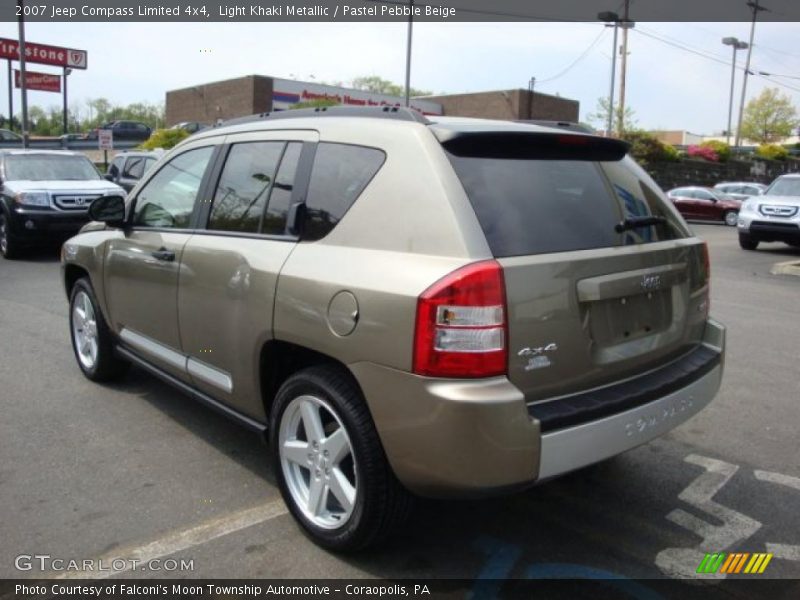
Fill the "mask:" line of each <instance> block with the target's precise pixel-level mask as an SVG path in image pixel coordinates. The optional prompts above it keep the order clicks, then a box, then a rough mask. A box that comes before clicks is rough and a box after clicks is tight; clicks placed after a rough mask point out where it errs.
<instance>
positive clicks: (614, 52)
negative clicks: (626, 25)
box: [606, 21, 619, 137]
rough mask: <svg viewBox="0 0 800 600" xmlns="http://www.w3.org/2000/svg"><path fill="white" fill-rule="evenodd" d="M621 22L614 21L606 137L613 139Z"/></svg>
mask: <svg viewBox="0 0 800 600" xmlns="http://www.w3.org/2000/svg"><path fill="white" fill-rule="evenodd" d="M618 28H619V22H618V21H614V45H613V47H612V48H613V49H612V51H611V89H610V90H609V92H608V127H607V129H606V131H607V133H606V135H607V136H609V137H611V133H612V132H613V130H614V78H615V77H616V75H617V29H618Z"/></svg>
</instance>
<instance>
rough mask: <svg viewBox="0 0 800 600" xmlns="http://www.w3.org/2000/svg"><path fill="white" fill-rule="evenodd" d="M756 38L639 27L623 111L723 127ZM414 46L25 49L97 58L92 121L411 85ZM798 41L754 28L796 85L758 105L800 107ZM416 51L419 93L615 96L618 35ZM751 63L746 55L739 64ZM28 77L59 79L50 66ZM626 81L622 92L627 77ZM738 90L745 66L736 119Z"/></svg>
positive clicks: (594, 28) (330, 42)
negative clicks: (212, 96) (312, 84)
mask: <svg viewBox="0 0 800 600" xmlns="http://www.w3.org/2000/svg"><path fill="white" fill-rule="evenodd" d="M749 35H750V24H749V23H637V24H636V27H635V28H634V30H632V31H631V33H630V37H629V44H628V51H629V55H628V76H627V105H628V106H630V107H631V108H633V110H634V111H635V118H636V121H637V124H638V126H639V127H642V128H645V129H682V130H687V131H690V132H693V133H699V134H706V135H710V134H714V133H718V132H720V131H722V130H723V129H724V128H725V127H726V123H727V113H728V99H729V94H730V81H731V54H732V50H731V48H730V47H729V46H723V45H722V43H721V39H722V38H723V37H726V36H735V37H738V38H739V39H740V40H745V41H746V40H748V39H749ZM406 36H407V26H406V25H405V24H402V23H364V24H356V23H341V22H340V23H183V24H178V25H176V24H174V23H173V24H170V23H27V25H26V39H27V40H28V41H32V42H38V43H44V44H52V45H57V46H66V47H70V48H78V49H84V50H87V51H88V54H89V61H88V64H89V68H88V69H87V70H86V71H75V72H74V73H73V75H71V76H70V78H69V96H70V100H69V104H70V106H71V107H74V108H76V109H78V110H81V111H84V112H86V111H87V109H86V106H85V101H86V100H87V99H90V98H98V97H104V98H107V99H109V100H111V101H112V103H115V104H128V103H131V102H150V103H156V102H163V101H164V96H165V92H166V91H167V90H170V89H176V88H181V87H187V86H192V85H197V84H201V83H207V82H211V81H218V80H222V79H229V78H234V77H240V76H243V75H251V74H259V75H271V76H275V77H284V78H293V79H300V80H304V81H317V82H343V83H344V84H345V85H347V84H348V82H349V81H351V80H352V79H353V78H355V77H359V76H363V75H378V76H380V77H383V78H385V79H389V80H391V81H394V82H397V83H402V82H403V81H404V77H405V53H406ZM0 37H7V38H13V39H16V38H17V25H16V23H7V22H5V23H0ZM656 38H660V39H656ZM620 39H621V36H620ZM798 39H800V23H758V24H757V26H756V34H755V43H754V47H753V58H752V67H751V70H758V71H764V72H768V73H771V74H774V75H784V76H790V77H793V78H790V77H774V78H773V79H772V81H770V80H767V79H765V78H762V77H750V78H749V79H748V85H747V98H748V99H750V98H752V97H754V96H756V95H758V93H759V92H760V91H761V90H762V89H764V88H765V87H774V86H776V82H778V83H781V84H784V85H785V86H789V87H790V88H793V89H789V88H788V87H780V86H778V87H779V89H780V90H781V92H783V93H786V94H788V95H789V96H790V98H791V99H792V101H793V103H794V104H795V106H797V107H798V111H800V46H798V44H797V40H798ZM413 42H414V43H413V55H412V75H411V85H412V87H415V88H418V89H425V90H431V91H433V92H435V93H441V92H446V93H459V92H474V91H485V90H497V89H511V88H527V86H528V81H529V80H530V78H531V77H535V78H536V84H535V89H536V90H537V91H540V92H543V93H548V94H554V95H555V94H558V95H561V96H563V97H567V98H572V99H575V100H578V101H580V116H581V120H586V116H587V114H588V113H592V112H595V111H596V105H597V100H598V98H600V97H601V96H606V97H607V96H608V92H609V85H610V70H611V54H612V43H613V42H612V31H611V29H610V28H606V27H604V26H603V24H602V23H416V24H415V25H414V29H413ZM676 46H682V47H683V48H678V47H676ZM686 48H688V49H689V50H691V51H689V50H687V49H686ZM693 52H698V53H699V54H701V55H703V56H700V55H698V54H696V53H693ZM708 57H711V58H708ZM745 57H746V52H739V59H738V61H739V63H740V65H741V66H743V65H744V61H745ZM576 61H577V62H576ZM29 68H31V69H34V70H37V71H44V72H57V69H55V68H53V67H47V66H45V65H35V66H34V65H32V64H31V65H30V66H29ZM3 71H5V68H4V67H0V111H2V113H3V114H8V92H7V89H5V88H6V84H5V80H6V77H5V73H3ZM617 74H618V77H617V82H619V69H618V70H617ZM741 82H742V71H741V70H740V71H738V72H737V79H736V93H735V103H734V107H735V109H734V123H735V122H736V110H738V108H737V107H738V103H739V94H740V93H741V92H740V89H741V88H740V86H741ZM15 93H16V96H15V101H14V105H15V111H17V112H18V110H19V106H20V103H19V102H20V101H19V92H18V91H15ZM29 104H32V105H40V106H43V107H48V106H51V105H57V106H60V105H61V98H60V96H59V95H56V94H52V93H46V92H29Z"/></svg>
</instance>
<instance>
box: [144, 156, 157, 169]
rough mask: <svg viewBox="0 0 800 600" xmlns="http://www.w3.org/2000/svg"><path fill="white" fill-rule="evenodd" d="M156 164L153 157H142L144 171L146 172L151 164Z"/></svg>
mask: <svg viewBox="0 0 800 600" xmlns="http://www.w3.org/2000/svg"><path fill="white" fill-rule="evenodd" d="M154 164H156V159H155V158H145V159H144V172H145V173H147V172H148V171H149V170H150V169H151V168H152V167H153V165H154Z"/></svg>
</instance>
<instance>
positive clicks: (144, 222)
mask: <svg viewBox="0 0 800 600" xmlns="http://www.w3.org/2000/svg"><path fill="white" fill-rule="evenodd" d="M213 151H214V149H213V148H212V147H211V146H208V147H206V148H198V149H196V150H189V151H188V152H184V153H183V154H180V155H178V156H176V157H175V158H173V159H172V160H171V161H169V162H168V163H167V164H166V165H164V166H163V167H162V168H161V169H160V170H159V171H158V173H156V174H155V175H154V176H153V178H152V179H151V180H150V181H148V182H147V184H146V185H145V186H144V188H143V189H142V191H141V192H140V193H139V196H138V197H137V199H136V211H135V213H134V216H133V223H134V225H137V226H140V227H175V228H185V227H189V224H190V222H191V216H192V210H193V209H194V202H195V199H196V198H197V192H198V190H199V189H200V183H201V182H202V180H203V174H204V173H205V170H206V167H207V166H208V161H209V160H210V159H211V154H212V153H213Z"/></svg>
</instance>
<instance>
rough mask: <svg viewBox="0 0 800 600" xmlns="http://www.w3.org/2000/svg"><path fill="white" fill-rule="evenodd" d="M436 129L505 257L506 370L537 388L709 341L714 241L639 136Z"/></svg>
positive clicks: (629, 367) (599, 382) (582, 386)
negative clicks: (639, 155)
mask: <svg viewBox="0 0 800 600" xmlns="http://www.w3.org/2000/svg"><path fill="white" fill-rule="evenodd" d="M433 130H434V133H435V135H436V136H437V137H438V138H439V140H440V142H442V145H443V146H444V148H445V150H446V152H447V155H448V158H449V159H450V161H451V163H452V165H453V167H454V169H455V171H456V173H457V175H458V177H459V179H460V180H461V182H462V184H463V186H464V190H465V191H466V193H467V196H468V197H469V199H470V202H471V203H472V206H473V208H474V210H475V214H476V216H477V218H478V221H479V222H480V225H481V227H482V229H483V231H484V233H485V235H486V239H487V242H488V244H489V247H490V248H491V251H492V253H493V255H494V256H495V258H496V259H497V261H498V262H499V263H500V264H501V266H502V268H503V273H504V277H505V284H506V297H507V308H508V354H509V364H508V377H509V379H510V380H511V381H512V382H513V383H514V384H515V385H516V386H517V387H518V388H519V389H520V390H522V391H523V393H524V394H525V396H526V398H527V400H528V401H536V400H542V399H551V398H554V397H558V396H563V395H569V394H573V393H577V392H581V391H585V390H587V389H591V388H594V387H600V386H604V385H608V384H611V383H615V382H618V381H620V380H624V379H626V378H630V377H633V376H635V375H639V374H641V373H643V372H646V371H648V370H652V369H657V368H659V367H660V366H662V365H664V364H667V363H669V362H671V361H672V360H674V359H675V358H677V357H679V356H681V355H682V354H684V353H686V352H688V351H690V350H691V349H693V348H694V347H696V346H697V345H698V344H699V343H700V340H701V338H702V335H703V330H704V326H705V320H706V317H707V315H708V267H707V254H706V248H705V246H704V244H703V243H702V242H701V241H700V240H698V239H697V238H695V237H692V235H691V233H690V232H689V230H688V229H687V227H686V225H685V223H684V222H683V220H682V219H681V217H680V216H679V215H678V213H677V212H676V211H675V209H674V208H673V207H672V205H671V203H669V202H668V201H667V200H666V197H665V196H664V194H663V192H662V191H661V190H660V189H659V188H658V186H657V185H656V184H655V183H654V182H653V181H652V179H651V178H650V177H649V176H648V175H647V174H646V173H645V172H644V171H643V170H642V169H641V168H640V167H639V166H638V165H636V163H635V162H634V161H633V160H631V159H630V158H628V157H625V154H626V151H627V145H625V144H624V143H623V142H619V141H617V140H609V139H603V138H599V137H594V136H586V135H576V134H571V133H565V132H553V133H549V132H546V131H544V132H543V131H536V130H529V131H521V132H509V131H504V132H487V131H477V132H469V131H458V130H453V129H448V128H447V127H439V126H438V125H437V126H434V128H433Z"/></svg>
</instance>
